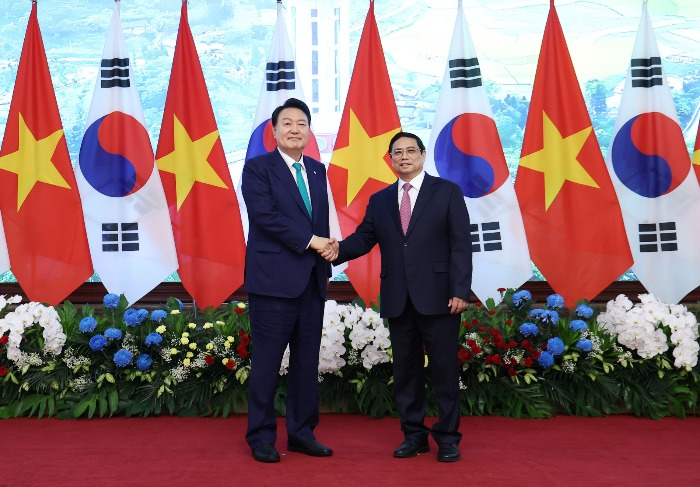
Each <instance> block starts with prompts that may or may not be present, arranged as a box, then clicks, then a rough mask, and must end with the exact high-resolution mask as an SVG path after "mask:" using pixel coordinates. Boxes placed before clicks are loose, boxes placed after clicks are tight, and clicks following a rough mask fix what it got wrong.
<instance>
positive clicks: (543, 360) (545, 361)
mask: <svg viewBox="0 0 700 487" xmlns="http://www.w3.org/2000/svg"><path fill="white" fill-rule="evenodd" d="M537 363H538V364H540V366H541V367H542V368H543V369H548V368H550V367H551V366H552V365H554V356H553V355H552V354H551V353H549V352H547V351H546V350H545V351H544V352H542V353H541V354H540V358H538V359H537Z"/></svg>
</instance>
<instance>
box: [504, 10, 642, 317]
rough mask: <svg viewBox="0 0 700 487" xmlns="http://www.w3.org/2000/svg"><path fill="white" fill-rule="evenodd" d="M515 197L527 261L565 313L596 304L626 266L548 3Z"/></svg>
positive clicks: (603, 173)
mask: <svg viewBox="0 0 700 487" xmlns="http://www.w3.org/2000/svg"><path fill="white" fill-rule="evenodd" d="M515 191H516V193H517V195H518V201H519V203H520V209H521V211H522V215H523V221H524V223H525V233H526V235H527V240H528V244H529V246H530V255H531V258H532V261H533V262H534V263H535V265H536V266H537V267H538V268H539V270H540V271H541V272H542V274H543V275H544V277H545V279H547V281H548V282H549V284H550V285H551V286H552V288H553V289H554V292H556V293H558V294H561V295H562V296H563V297H564V300H565V302H566V304H567V305H569V306H571V305H573V304H575V302H576V300H578V299H582V298H585V299H592V298H594V297H595V296H596V295H597V294H598V293H600V292H601V291H602V290H603V289H604V288H605V287H607V286H608V285H609V284H610V283H611V282H613V281H614V280H615V279H617V278H618V277H619V276H620V275H621V274H623V273H624V272H625V271H627V269H629V268H630V266H631V265H632V255H631V253H630V249H629V245H628V243H627V235H626V233H625V228H624V224H623V220H622V214H621V211H620V207H619V204H618V201H617V197H616V195H615V190H614V188H613V185H612V181H611V179H610V175H609V174H608V171H607V169H606V166H605V161H604V160H603V157H602V154H601V152H600V147H599V146H598V141H597V139H596V136H595V133H594V132H593V127H592V125H591V119H590V117H589V115H588V111H587V110H586V104H585V102H584V100H583V96H582V94H581V89H580V88H579V83H578V80H577V78H576V72H575V71H574V66H573V64H572V62H571V57H570V55H569V51H568V48H567V45H566V39H565V38H564V33H563V32H562V29H561V24H560V23H559V18H558V16H557V11H556V9H555V8H554V1H553V0H552V2H551V4H550V10H549V17H548V18H547V25H546V27H545V31H544V38H543V40H542V48H541V50H540V58H539V61H538V64H537V72H536V74H535V82H534V86H533V89H532V99H531V101H530V111H529V113H528V118H527V125H526V127H525V136H524V140H523V147H522V152H521V156H520V165H519V167H518V173H517V176H516V178H515Z"/></svg>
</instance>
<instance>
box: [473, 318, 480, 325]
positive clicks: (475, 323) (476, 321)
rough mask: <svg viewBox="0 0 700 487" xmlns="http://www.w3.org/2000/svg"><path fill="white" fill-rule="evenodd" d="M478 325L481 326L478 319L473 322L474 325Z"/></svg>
mask: <svg viewBox="0 0 700 487" xmlns="http://www.w3.org/2000/svg"><path fill="white" fill-rule="evenodd" d="M478 324H479V320H477V319H476V318H475V319H473V320H472V325H474V326H476V325H478Z"/></svg>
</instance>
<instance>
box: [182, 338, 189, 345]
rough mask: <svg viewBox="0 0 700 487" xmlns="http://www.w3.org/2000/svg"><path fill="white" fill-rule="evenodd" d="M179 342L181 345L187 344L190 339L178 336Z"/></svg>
mask: <svg viewBox="0 0 700 487" xmlns="http://www.w3.org/2000/svg"><path fill="white" fill-rule="evenodd" d="M180 343H182V344H183V345H187V344H188V343H190V339H189V338H187V337H182V338H180Z"/></svg>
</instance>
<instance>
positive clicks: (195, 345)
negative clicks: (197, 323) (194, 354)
mask: <svg viewBox="0 0 700 487" xmlns="http://www.w3.org/2000/svg"><path fill="white" fill-rule="evenodd" d="M190 348H191V349H192V350H194V349H195V348H197V344H196V343H194V342H192V343H190Z"/></svg>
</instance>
